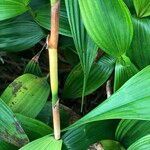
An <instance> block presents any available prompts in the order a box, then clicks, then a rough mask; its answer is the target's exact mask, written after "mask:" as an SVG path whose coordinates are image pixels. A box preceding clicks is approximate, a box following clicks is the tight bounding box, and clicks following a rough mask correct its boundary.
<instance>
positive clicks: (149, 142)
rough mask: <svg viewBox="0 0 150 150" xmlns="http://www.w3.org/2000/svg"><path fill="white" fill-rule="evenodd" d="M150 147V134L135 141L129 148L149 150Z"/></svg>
mask: <svg viewBox="0 0 150 150" xmlns="http://www.w3.org/2000/svg"><path fill="white" fill-rule="evenodd" d="M149 148H150V134H149V135H147V136H144V137H142V138H141V139H139V140H137V141H136V142H135V143H133V144H132V145H131V146H130V147H129V148H128V149H127V150H148V149H149Z"/></svg>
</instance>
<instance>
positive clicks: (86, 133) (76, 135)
mask: <svg viewBox="0 0 150 150" xmlns="http://www.w3.org/2000/svg"><path fill="white" fill-rule="evenodd" d="M117 124H118V121H117V120H107V121H98V122H93V123H89V124H85V125H84V126H81V127H79V128H75V129H73V130H68V131H67V132H66V133H65V134H64V135H63V137H62V139H63V150H86V149H87V148H88V147H89V146H90V145H91V144H94V143H95V142H98V141H100V140H103V139H114V133H115V130H116V126H117ZM106 131H109V132H106Z"/></svg>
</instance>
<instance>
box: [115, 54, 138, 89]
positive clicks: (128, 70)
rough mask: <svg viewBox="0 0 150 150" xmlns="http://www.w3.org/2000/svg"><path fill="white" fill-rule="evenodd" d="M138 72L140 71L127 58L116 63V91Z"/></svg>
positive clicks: (124, 57)
mask: <svg viewBox="0 0 150 150" xmlns="http://www.w3.org/2000/svg"><path fill="white" fill-rule="evenodd" d="M137 72H138V69H137V68H136V67H135V65H134V64H133V63H132V62H131V61H130V59H129V58H128V57H127V56H123V57H121V58H119V59H117V61H116V66H115V79H114V91H116V90H118V89H119V88H120V87H121V86H122V85H123V84H124V83H125V82H126V81H127V80H129V79H130V78H131V77H132V76H133V75H135V74H136V73H137Z"/></svg>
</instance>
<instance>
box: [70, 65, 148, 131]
mask: <svg viewBox="0 0 150 150" xmlns="http://www.w3.org/2000/svg"><path fill="white" fill-rule="evenodd" d="M149 84H150V66H148V67H146V68H144V69H143V70H142V71H140V72H139V73H137V74H136V75H135V76H133V77H132V78H131V79H129V80H128V81H127V82H126V83H125V84H124V85H123V86H122V87H121V88H120V89H119V90H118V91H117V92H115V93H114V94H113V95H112V96H111V97H110V98H108V99H107V100H105V101H104V102H103V103H102V104H100V105H99V106H97V107H96V108H95V109H94V110H92V111H91V112H89V113H88V114H87V115H85V116H84V117H83V118H81V119H80V120H79V121H77V122H76V123H75V124H73V125H72V126H71V127H72V128H73V127H77V126H80V125H82V124H86V123H89V122H93V121H99V120H106V119H118V118H120V119H139V120H150V115H149V113H150V109H149V103H150V88H149ZM145 87H146V89H145ZM71 127H69V128H71Z"/></svg>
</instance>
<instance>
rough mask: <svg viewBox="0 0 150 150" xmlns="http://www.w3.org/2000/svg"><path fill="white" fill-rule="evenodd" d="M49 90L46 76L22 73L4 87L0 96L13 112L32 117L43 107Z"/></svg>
mask: <svg viewBox="0 0 150 150" xmlns="http://www.w3.org/2000/svg"><path fill="white" fill-rule="evenodd" d="M49 92H50V86H49V84H48V83H47V81H46V78H39V77H37V76H34V75H32V74H24V75H22V76H20V77H18V78H17V79H15V80H14V81H13V82H12V83H11V84H10V85H9V86H8V87H7V88H6V89H5V91H4V92H3V93H2V95H1V98H2V99H3V101H5V102H6V104H8V106H9V107H10V108H11V109H12V110H13V111H14V112H15V113H21V114H23V115H25V116H28V117H31V118H32V117H33V118H34V117H36V116H37V114H38V113H39V112H40V111H41V109H42V108H43V107H44V105H45V103H46V101H47V98H48V96H49Z"/></svg>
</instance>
